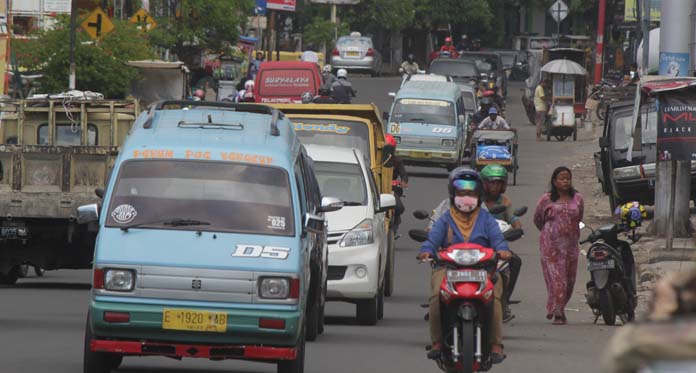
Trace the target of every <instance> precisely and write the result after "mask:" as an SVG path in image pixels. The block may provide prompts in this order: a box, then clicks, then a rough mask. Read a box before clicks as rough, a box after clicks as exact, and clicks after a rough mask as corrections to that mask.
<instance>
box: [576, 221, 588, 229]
mask: <svg viewBox="0 0 696 373" xmlns="http://www.w3.org/2000/svg"><path fill="white" fill-rule="evenodd" d="M578 226H579V227H580V230H583V229H585V227H587V226H586V225H585V223H583V222H580V224H578Z"/></svg>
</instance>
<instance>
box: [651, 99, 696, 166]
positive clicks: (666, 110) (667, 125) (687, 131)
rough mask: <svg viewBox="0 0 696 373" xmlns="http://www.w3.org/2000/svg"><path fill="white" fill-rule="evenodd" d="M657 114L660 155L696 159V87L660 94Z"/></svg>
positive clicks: (666, 158)
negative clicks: (691, 89)
mask: <svg viewBox="0 0 696 373" xmlns="http://www.w3.org/2000/svg"><path fill="white" fill-rule="evenodd" d="M657 115H658V118H657V128H658V131H657V154H658V159H659V160H661V161H670V160H678V161H694V160H696V97H695V95H694V93H693V91H689V90H682V91H680V92H674V93H672V92H670V93H669V94H663V95H660V97H659V101H658V109H657Z"/></svg>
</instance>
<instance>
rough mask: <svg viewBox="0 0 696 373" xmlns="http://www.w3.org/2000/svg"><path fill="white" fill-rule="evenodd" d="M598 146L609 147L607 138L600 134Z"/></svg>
mask: <svg viewBox="0 0 696 373" xmlns="http://www.w3.org/2000/svg"><path fill="white" fill-rule="evenodd" d="M599 147H600V148H608V147H609V139H608V138H606V137H604V136H602V137H600V138H599Z"/></svg>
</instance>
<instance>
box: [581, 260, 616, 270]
mask: <svg viewBox="0 0 696 373" xmlns="http://www.w3.org/2000/svg"><path fill="white" fill-rule="evenodd" d="M614 266H615V263H614V259H609V260H605V261H601V262H590V264H588V265H587V267H588V270H590V271H595V270H598V269H613V268H614Z"/></svg>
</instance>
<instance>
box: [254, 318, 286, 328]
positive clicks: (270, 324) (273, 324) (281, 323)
mask: <svg viewBox="0 0 696 373" xmlns="http://www.w3.org/2000/svg"><path fill="white" fill-rule="evenodd" d="M259 328H262V329H279V330H284V329H285V320H282V319H259Z"/></svg>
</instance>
